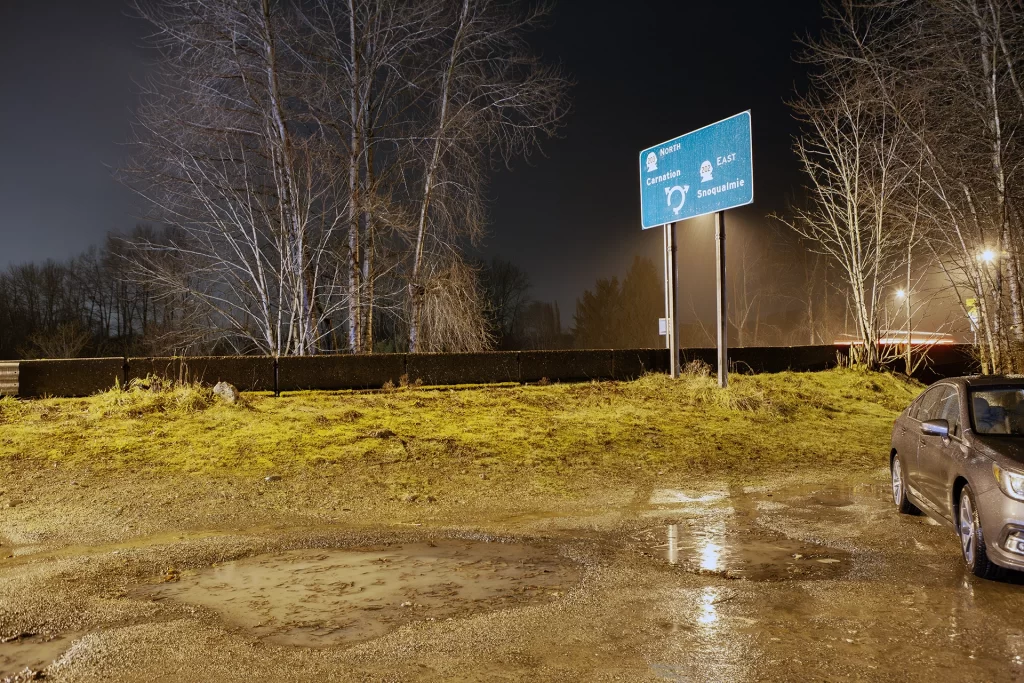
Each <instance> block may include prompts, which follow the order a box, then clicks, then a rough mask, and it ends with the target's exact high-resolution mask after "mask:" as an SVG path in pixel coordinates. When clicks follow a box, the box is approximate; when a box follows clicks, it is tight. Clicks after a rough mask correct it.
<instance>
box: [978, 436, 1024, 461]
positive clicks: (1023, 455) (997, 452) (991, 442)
mask: <svg viewBox="0 0 1024 683" xmlns="http://www.w3.org/2000/svg"><path fill="white" fill-rule="evenodd" d="M974 438H975V440H976V442H977V443H978V444H980V445H981V446H983V447H984V450H985V451H987V452H988V453H987V454H988V455H990V457H995V458H997V459H998V458H999V457H1000V456H1001V457H1002V458H1006V459H1007V460H1012V461H1013V462H1015V463H1017V464H1019V465H1024V436H981V435H979V434H975V435H974Z"/></svg>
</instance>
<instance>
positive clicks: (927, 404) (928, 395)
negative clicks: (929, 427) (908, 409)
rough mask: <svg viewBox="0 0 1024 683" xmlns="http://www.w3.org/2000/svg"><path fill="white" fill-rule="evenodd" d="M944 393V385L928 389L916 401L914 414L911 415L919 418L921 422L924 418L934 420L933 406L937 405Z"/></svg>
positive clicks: (916, 418)
mask: <svg viewBox="0 0 1024 683" xmlns="http://www.w3.org/2000/svg"><path fill="white" fill-rule="evenodd" d="M945 393H946V385H943V386H938V387H932V388H931V389H928V390H927V391H926V392H924V395H923V396H921V398H920V400H918V402H917V408H916V411H917V413H916V414H915V415H911V417H913V418H914V419H915V420H920V421H921V422H924V421H925V420H934V419H935V418H936V417H937V416H936V414H935V407H936V406H937V405H938V403H939V399H941V398H942V396H943V394H945Z"/></svg>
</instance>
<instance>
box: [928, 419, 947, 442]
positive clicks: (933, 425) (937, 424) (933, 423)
mask: <svg viewBox="0 0 1024 683" xmlns="http://www.w3.org/2000/svg"><path fill="white" fill-rule="evenodd" d="M921 433H922V434H924V435H925V436H941V437H942V438H943V439H948V438H949V422H947V421H946V420H925V421H924V422H922V423H921Z"/></svg>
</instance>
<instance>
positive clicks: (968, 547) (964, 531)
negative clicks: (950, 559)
mask: <svg viewBox="0 0 1024 683" xmlns="http://www.w3.org/2000/svg"><path fill="white" fill-rule="evenodd" d="M960 545H961V546H963V551H964V560H965V561H966V562H967V565H968V566H971V565H973V564H974V506H973V505H971V499H970V497H969V496H968V495H967V494H964V495H962V496H960Z"/></svg>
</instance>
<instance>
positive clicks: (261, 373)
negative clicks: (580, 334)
mask: <svg viewBox="0 0 1024 683" xmlns="http://www.w3.org/2000/svg"><path fill="white" fill-rule="evenodd" d="M845 353H846V351H845V349H843V348H842V347H838V348H837V347H835V346H793V347H747V348H735V349H730V350H729V363H730V366H731V369H732V370H733V371H734V372H741V373H749V372H754V373H761V372H782V371H784V370H797V371H812V370H825V369H827V368H831V367H835V366H836V365H838V364H839V362H840V358H841V357H842V356H843V355H844V354H845ZM680 359H681V361H682V362H683V363H684V364H685V363H687V362H690V361H694V360H702V361H704V362H705V363H707V364H708V365H710V366H712V367H714V364H715V350H714V349H683V350H681V351H680ZM928 359H929V360H928V363H926V364H925V365H924V366H923V367H922V368H921V369H920V370H919V371H918V372H917V373H916V376H917V377H919V378H920V379H921V380H922V381H925V382H932V381H935V380H936V379H939V378H942V377H951V376H956V375H965V374H970V373H972V372H975V371H976V368H977V365H976V363H975V360H974V355H973V353H972V349H971V347H970V346H968V345H956V346H936V347H933V348H932V349H931V350H930V351H929V352H928ZM668 361H669V354H668V350H666V349H628V350H614V351H613V350H572V351H493V352H487V353H436V354H435V353H421V354H404V353H394V354H374V355H368V356H304V357H284V358H280V359H278V360H276V361H275V359H273V358H268V357H263V356H232V357H183V358H76V359H69V360H28V361H21V362H20V363H18V364H17V372H16V373H15V374H12V375H11V376H16V377H17V381H18V391H17V393H18V394H19V395H21V396H87V395H89V394H94V393H96V392H98V391H103V390H105V389H109V388H111V387H113V386H114V384H115V383H118V382H119V383H121V384H122V385H125V384H127V383H128V382H130V381H131V380H133V379H136V378H143V377H147V376H149V375H156V376H160V377H164V378H168V379H183V380H192V381H201V382H204V383H207V384H214V383H216V382H220V381H225V382H230V383H232V384H234V385H235V386H236V387H238V388H239V389H241V390H242V391H300V390H306V389H327V390H330V389H374V388H380V387H382V386H385V385H387V384H388V383H391V384H393V385H395V386H398V385H400V384H402V383H409V384H424V385H454V384H494V383H503V382H538V381H540V380H543V379H546V380H548V381H551V382H579V381H587V380H594V379H612V380H629V379H635V378H637V377H640V376H641V375H643V374H644V373H645V372H667V371H668V366H669V362H668ZM891 366H892V369H893V370H896V371H899V370H902V368H903V362H902V360H898V361H894V362H893V363H892V364H891ZM4 386H7V385H2V384H0V393H2V392H3V391H4V389H3V388H2V387H4ZM6 392H7V393H14V392H13V391H11V389H10V388H7V389H6Z"/></svg>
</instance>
